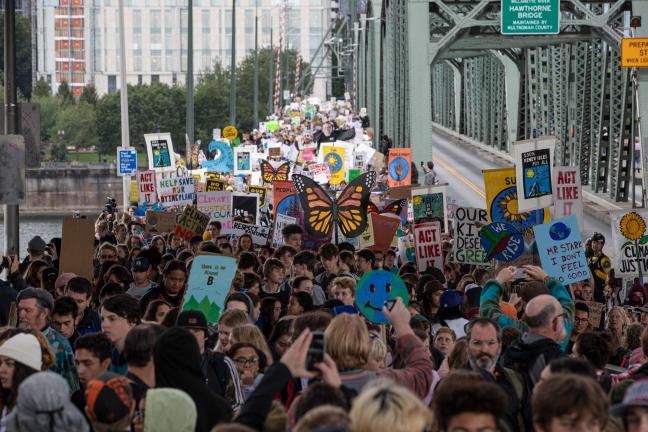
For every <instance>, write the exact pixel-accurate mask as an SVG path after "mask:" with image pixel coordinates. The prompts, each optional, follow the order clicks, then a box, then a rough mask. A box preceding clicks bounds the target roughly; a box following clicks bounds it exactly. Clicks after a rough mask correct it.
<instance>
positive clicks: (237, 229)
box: [232, 221, 270, 246]
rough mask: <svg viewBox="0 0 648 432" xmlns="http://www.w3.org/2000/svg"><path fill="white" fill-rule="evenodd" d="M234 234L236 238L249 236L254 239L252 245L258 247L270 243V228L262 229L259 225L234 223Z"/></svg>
mask: <svg viewBox="0 0 648 432" xmlns="http://www.w3.org/2000/svg"><path fill="white" fill-rule="evenodd" d="M232 234H234V235H235V236H236V237H240V236H242V235H243V234H249V235H250V236H251V237H252V243H254V244H255V245H258V246H263V245H265V244H267V243H268V237H269V236H270V227H262V226H259V225H252V224H246V223H243V222H239V221H234V222H233V223H232Z"/></svg>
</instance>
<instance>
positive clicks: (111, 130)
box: [96, 92, 132, 154]
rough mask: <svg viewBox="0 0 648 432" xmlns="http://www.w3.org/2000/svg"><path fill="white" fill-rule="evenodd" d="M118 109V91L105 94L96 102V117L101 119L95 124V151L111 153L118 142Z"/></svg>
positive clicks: (119, 121)
mask: <svg viewBox="0 0 648 432" xmlns="http://www.w3.org/2000/svg"><path fill="white" fill-rule="evenodd" d="M119 110H120V105H119V92H117V93H112V94H105V95H103V96H102V97H101V98H100V99H99V101H98V102H97V107H96V118H98V119H101V121H99V122H97V124H96V131H97V140H98V144H97V151H98V152H99V153H100V154H109V153H112V152H114V151H115V149H116V148H117V147H118V146H119V144H120V140H121V129H120V128H121V118H120V111H119ZM131 144H132V143H131Z"/></svg>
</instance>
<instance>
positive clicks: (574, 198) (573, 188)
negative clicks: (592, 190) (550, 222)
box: [553, 166, 583, 221]
mask: <svg viewBox="0 0 648 432" xmlns="http://www.w3.org/2000/svg"><path fill="white" fill-rule="evenodd" d="M553 188H554V210H553V216H554V218H559V217H563V216H569V215H575V216H576V219H578V220H580V221H582V220H583V200H582V194H581V189H582V188H581V177H580V169H579V167H570V166H556V167H554V182H553Z"/></svg>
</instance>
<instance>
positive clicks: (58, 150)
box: [49, 139, 67, 161]
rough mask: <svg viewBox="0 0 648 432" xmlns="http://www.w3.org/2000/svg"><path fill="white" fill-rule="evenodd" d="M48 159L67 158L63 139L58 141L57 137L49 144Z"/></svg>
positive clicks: (62, 159) (60, 159) (61, 159)
mask: <svg viewBox="0 0 648 432" xmlns="http://www.w3.org/2000/svg"><path fill="white" fill-rule="evenodd" d="M49 151H50V159H51V160H54V161H64V160H66V159H67V151H66V149H65V143H64V142H63V141H58V139H57V140H56V141H55V142H53V143H52V144H50V147H49Z"/></svg>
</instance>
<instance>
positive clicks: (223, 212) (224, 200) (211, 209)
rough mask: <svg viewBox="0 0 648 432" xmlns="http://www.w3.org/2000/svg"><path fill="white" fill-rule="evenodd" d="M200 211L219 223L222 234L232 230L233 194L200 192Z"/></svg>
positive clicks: (198, 195)
mask: <svg viewBox="0 0 648 432" xmlns="http://www.w3.org/2000/svg"><path fill="white" fill-rule="evenodd" d="M197 202H198V210H200V211H201V212H203V213H205V214H207V215H208V216H209V218H210V219H211V220H215V221H219V222H220V223H221V225H222V227H223V228H222V230H221V233H222V234H230V233H231V230H232V192H228V191H217V192H198V194H197Z"/></svg>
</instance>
